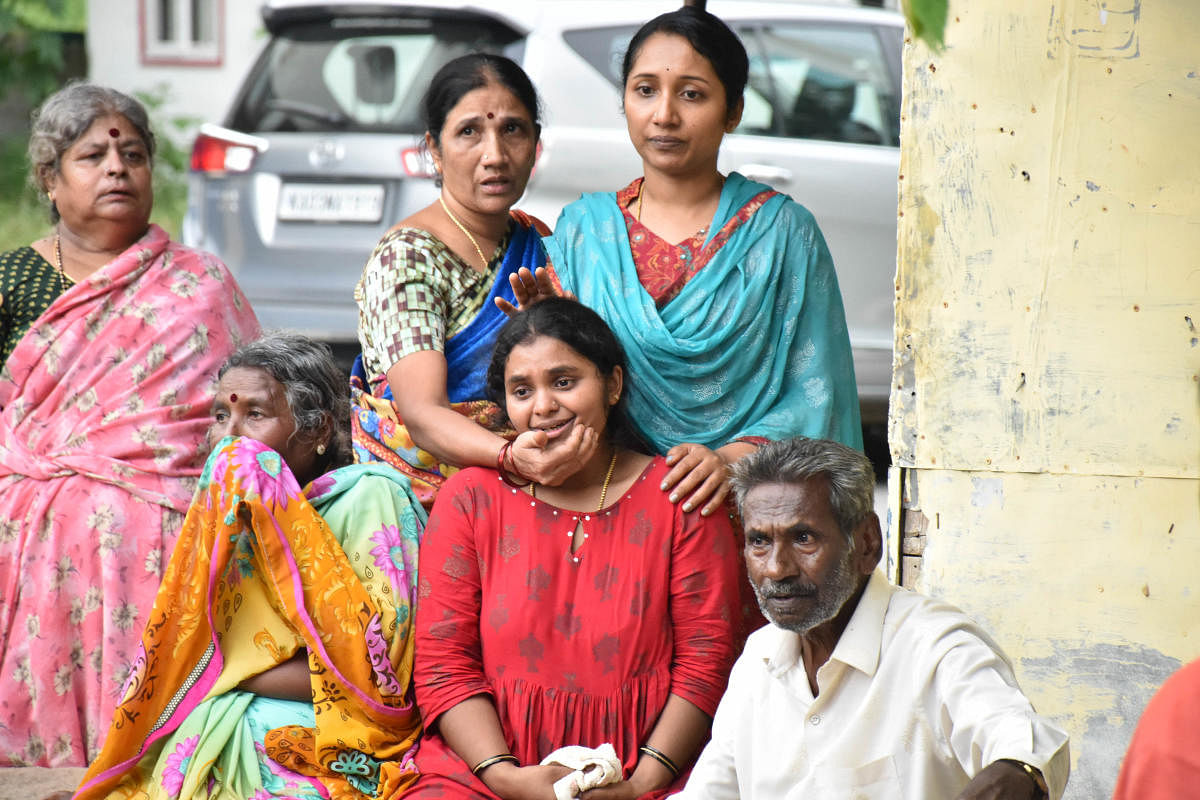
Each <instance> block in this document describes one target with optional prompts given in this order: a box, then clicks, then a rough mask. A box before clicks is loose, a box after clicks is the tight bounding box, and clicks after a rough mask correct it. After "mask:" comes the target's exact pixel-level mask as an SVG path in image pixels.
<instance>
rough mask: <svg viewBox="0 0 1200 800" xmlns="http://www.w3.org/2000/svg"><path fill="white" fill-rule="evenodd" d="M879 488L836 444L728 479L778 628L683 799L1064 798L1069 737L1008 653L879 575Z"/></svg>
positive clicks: (717, 723) (958, 615) (795, 452)
mask: <svg viewBox="0 0 1200 800" xmlns="http://www.w3.org/2000/svg"><path fill="white" fill-rule="evenodd" d="M873 488H874V475H873V473H872V470H871V464H870V462H869V461H867V459H866V458H865V457H864V456H863V455H862V454H861V453H858V452H856V451H854V450H851V449H850V448H847V447H845V446H843V445H840V444H837V443H836V442H830V441H824V440H812V439H791V440H788V441H783V442H773V443H770V444H768V445H765V446H764V447H762V448H760V449H759V450H758V451H757V452H756V453H754V454H752V455H750V456H748V457H746V458H743V459H742V460H741V461H739V462H738V463H737V464H736V465H735V467H734V471H733V489H734V492H735V495H736V497H737V501H738V506H739V508H740V510H741V514H742V520H743V523H744V525H745V529H746V550H745V556H746V565H747V568H748V570H749V573H750V581H751V583H752V584H753V585H754V591H755V594H756V595H757V597H758V602H759V606H760V607H761V608H762V611H763V613H764V614H765V615H766V617H767V619H769V620H770V621H771V622H772V623H773V624H771V625H767V626H766V627H764V628H762V629H761V630H759V631H756V632H755V633H754V634H753V635H751V637H750V639H749V641H748V642H747V643H746V649H745V651H744V652H743V653H742V655H741V657H740V658H739V659H738V662H737V664H736V665H735V666H734V668H733V674H732V675H731V676H730V679H729V688H728V689H727V690H726V693H725V696H724V697H723V698H722V699H721V703H720V706H719V708H718V709H717V714H716V717H714V719H713V728H712V740H711V741H710V742H709V744H708V746H707V747H706V748H705V749H704V751H703V753H701V755H700V758H699V760H698V761H697V762H696V766H695V768H694V769H693V770H692V774H691V778H690V779H689V780H688V783H687V787H686V788H685V789H684V791H683V792H682V793H680V794H677V795H675V797H677V798H686V799H687V800H693V799H694V800H700V799H701V798H703V800H723V798H743V799H744V800H751V799H753V800H801V799H802V798H803V799H804V800H808V799H809V798H819V800H843V799H844V800H850V798H854V799H855V800H859V799H862V800H882V799H883V798H889V799H891V798H895V800H902V798H908V799H909V800H912V799H913V798H919V799H920V800H1001V799H1002V798H1003V799H1004V800H1025V798H1051V800H1057V799H1058V798H1059V797H1061V796H1062V793H1063V789H1064V788H1065V786H1066V783H1067V775H1068V773H1069V771H1070V756H1069V752H1068V747H1067V735H1066V733H1065V732H1063V731H1062V730H1061V729H1060V728H1058V727H1057V726H1055V725H1054V724H1053V723H1051V722H1050V721H1048V720H1046V719H1045V718H1043V717H1040V716H1038V715H1037V713H1036V712H1035V711H1034V709H1033V706H1032V705H1031V704H1030V702H1029V700H1028V699H1027V698H1026V697H1025V695H1024V694H1022V693H1021V690H1020V688H1019V687H1018V686H1017V681H1016V679H1015V678H1014V676H1013V671H1012V666H1011V664H1010V663H1009V661H1008V659H1007V657H1006V656H1005V655H1004V653H1003V652H1001V650H1000V646H999V645H997V644H996V642H995V641H993V640H992V638H991V637H990V636H988V634H987V633H986V632H984V631H983V629H981V628H980V627H979V626H978V625H976V624H975V623H974V622H972V621H971V620H970V619H968V618H967V617H966V616H965V615H964V614H963V613H962V612H961V611H959V610H958V609H956V608H954V607H953V606H951V605H948V604H947V603H943V602H941V601H938V600H933V599H930V598H927V597H923V596H921V595H918V594H915V593H913V592H910V591H907V590H904V589H900V588H898V587H896V586H893V585H892V584H891V583H889V582H888V580H887V578H886V577H884V575H883V573H881V572H879V571H878V569H877V565H878V563H879V557H880V552H881V550H882V537H881V534H880V529H879V518H878V517H877V516H876V515H875V513H874V511H873V510H872V505H873ZM963 568H964V569H970V565H964V566H963Z"/></svg>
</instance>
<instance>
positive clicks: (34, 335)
mask: <svg viewBox="0 0 1200 800" xmlns="http://www.w3.org/2000/svg"><path fill="white" fill-rule="evenodd" d="M257 333H258V322H257V321H256V320H255V318H254V313H253V312H252V311H251V309H250V306H249V304H248V303H247V302H246V299H245V297H244V296H243V295H242V293H241V290H240V289H239V288H238V286H237V284H236V282H235V281H234V280H233V278H232V276H230V274H229V272H228V271H227V270H226V269H225V267H224V266H223V265H222V264H221V263H220V262H219V261H218V260H217V259H216V258H214V257H213V256H210V255H208V254H206V253H201V252H197V251H194V250H190V249H188V248H186V247H183V246H182V245H179V244H176V243H173V242H171V241H170V240H169V239H168V237H167V234H166V233H165V232H164V231H163V230H162V229H161V228H159V227H157V226H155V225H151V226H150V229H149V230H148V231H147V232H146V234H145V235H144V236H143V237H142V238H141V239H140V240H139V241H137V242H136V243H135V244H134V245H133V246H132V247H130V248H129V249H128V250H126V251H125V252H124V253H122V254H121V255H120V256H118V257H117V258H116V259H114V260H113V261H112V262H110V263H109V264H107V265H106V266H105V267H104V268H102V269H101V270H99V271H98V272H96V273H95V274H94V275H92V276H91V277H90V278H88V279H87V280H85V281H82V282H81V283H79V284H78V285H76V286H73V287H71V288H70V289H69V290H68V291H67V292H66V293H65V294H63V295H62V296H61V297H59V298H58V299H57V300H55V301H54V303H52V304H51V305H50V307H49V308H48V309H47V310H46V312H45V313H44V314H42V316H41V317H40V318H39V319H38V320H37V322H35V323H34V325H33V327H32V328H31V329H30V330H29V332H28V333H27V334H26V335H25V338H24V339H22V340H21V342H20V343H19V344H18V345H17V347H16V349H15V350H13V352H12V355H11V356H10V357H9V359H8V361H7V362H6V363H5V365H4V366H3V369H0V766H9V765H43V766H82V765H85V764H86V763H87V762H88V761H89V760H90V759H91V758H92V757H94V756H95V754H96V753H97V751H98V749H99V742H98V741H97V739H98V737H99V736H100V735H101V734H103V733H104V731H106V730H107V728H108V723H109V721H110V720H111V719H112V712H113V708H114V707H115V705H116V703H117V701H118V700H119V699H120V692H121V687H122V686H123V684H124V683H125V680H126V678H127V677H128V674H129V669H130V662H131V661H132V659H133V658H134V656H135V655H136V652H137V646H138V642H139V637H140V635H141V631H142V627H143V626H144V625H145V622H146V615H147V614H148V613H149V611H150V607H151V605H152V604H153V602H154V597H155V593H156V591H157V590H158V584H159V580H160V578H161V575H162V568H163V565H164V564H165V563H166V561H167V559H168V558H169V557H170V555H171V550H172V548H173V546H174V544H175V539H176V536H177V535H178V531H179V527H180V525H181V523H182V520H183V514H184V513H185V512H186V511H187V507H188V504H189V502H190V500H191V497H192V492H193V489H194V488H195V484H196V478H197V476H198V475H199V473H200V468H201V466H202V465H203V463H204V452H203V449H204V448H203V439H204V434H205V430H206V428H207V426H208V422H209V406H210V403H211V393H212V387H213V382H214V379H215V376H216V371H217V368H218V367H219V366H220V365H221V362H222V361H223V360H224V359H225V358H226V357H228V356H229V354H230V353H231V352H232V351H233V350H234V348H235V347H237V346H238V345H239V344H241V343H242V342H243V341H244V340H247V339H250V338H253V337H254V336H256V335H257Z"/></svg>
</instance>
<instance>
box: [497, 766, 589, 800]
mask: <svg viewBox="0 0 1200 800" xmlns="http://www.w3.org/2000/svg"><path fill="white" fill-rule="evenodd" d="M570 774H571V770H570V768H568V767H564V766H561V765H558V764H548V765H546V766H540V765H538V766H529V767H517V766H514V765H512V764H507V763H502V764H497V765H495V766H494V767H488V768H487V769H486V770H485V771H484V772H483V774H482V775H481V776H480V777H481V779H482V780H483V782H484V783H486V784H487V787H488V788H489V789H491V790H492V791H493V792H495V793H496V794H498V795H500V797H502V798H504V800H555V797H554V782H555V781H557V780H558V779H559V778H562V777H565V776H567V775H570Z"/></svg>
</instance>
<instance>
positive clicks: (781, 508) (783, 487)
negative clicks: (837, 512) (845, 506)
mask: <svg viewBox="0 0 1200 800" xmlns="http://www.w3.org/2000/svg"><path fill="white" fill-rule="evenodd" d="M741 512H742V521H743V524H744V525H745V527H746V529H747V530H752V529H753V530H767V529H771V528H790V527H794V526H795V525H797V524H800V523H807V524H808V525H809V526H811V527H818V526H821V527H823V526H824V525H826V524H831V525H833V527H834V528H835V529H836V528H837V521H836V520H835V519H834V516H833V509H832V508H831V507H830V505H829V479H828V478H826V477H825V476H824V475H815V476H813V477H810V478H804V479H802V480H798V481H778V482H770V483H760V484H758V485H757V486H754V487H753V488H751V489H750V490H749V491H748V492H746V496H745V499H744V500H743V501H742V508H741Z"/></svg>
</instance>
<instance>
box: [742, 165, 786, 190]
mask: <svg viewBox="0 0 1200 800" xmlns="http://www.w3.org/2000/svg"><path fill="white" fill-rule="evenodd" d="M737 171H738V172H740V173H742V175H744V176H745V177H747V178H749V179H750V180H752V181H758V182H759V183H769V184H771V185H772V186H774V185H776V184H780V183H791V182H792V171H791V170H790V169H787V168H786V167H773V166H771V165H770V164H743V165H742V166H740V167H738V170H737Z"/></svg>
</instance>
